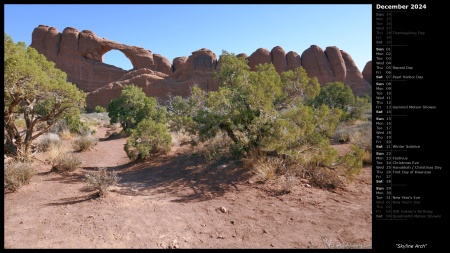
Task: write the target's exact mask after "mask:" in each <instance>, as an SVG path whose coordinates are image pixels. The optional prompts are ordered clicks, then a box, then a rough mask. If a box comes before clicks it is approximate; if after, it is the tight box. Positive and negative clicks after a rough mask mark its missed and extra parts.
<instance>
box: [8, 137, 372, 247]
mask: <svg viewBox="0 0 450 253" xmlns="http://www.w3.org/2000/svg"><path fill="white" fill-rule="evenodd" d="M105 133H106V129H105V128H99V129H98V137H100V138H101V139H100V141H99V143H98V144H97V145H96V146H95V148H94V149H92V150H91V151H88V152H82V153H78V154H77V155H79V156H80V157H81V158H82V160H83V164H82V168H81V169H79V170H77V171H76V172H73V173H68V174H59V173H55V172H52V173H49V171H50V165H48V164H44V163H36V171H37V172H38V173H37V175H35V176H34V177H33V178H32V180H31V183H30V184H28V185H25V186H23V187H22V188H20V189H19V191H18V192H16V193H10V194H5V196H4V198H5V200H4V202H5V203H4V205H5V207H4V223H5V224H4V241H5V248H35V249H38V248H58V249H62V248H78V249H84V248H371V247H372V215H371V211H372V199H371V196H372V194H371V192H372V176H371V175H372V169H371V167H365V168H363V171H362V173H361V175H360V176H358V178H357V180H356V181H355V182H354V183H353V184H351V185H349V186H346V187H344V188H342V189H337V190H335V191H329V190H322V189H317V188H313V187H308V186H309V185H307V184H305V183H303V182H300V181H298V182H296V184H295V186H294V187H293V189H292V192H291V193H289V194H277V191H274V190H273V189H276V187H277V185H278V184H277V182H275V181H272V182H269V183H266V184H261V183H257V180H255V179H254V178H253V177H254V175H253V174H251V173H249V172H248V171H247V170H244V169H242V168H240V167H239V166H235V165H233V164H228V166H227V167H226V168H223V169H218V168H216V167H214V168H204V166H202V164H203V162H204V161H202V158H201V157H198V156H192V155H189V152H187V151H188V150H189V147H188V146H182V147H176V148H174V149H173V150H172V152H171V153H170V154H168V155H166V156H162V157H158V158H157V159H154V160H152V161H147V162H145V163H130V162H129V160H128V158H127V157H126V154H125V152H124V150H123V145H124V143H125V140H126V139H125V138H123V137H115V138H114V137H113V138H109V139H105V138H104V136H105ZM39 155H41V154H39ZM40 158H41V159H45V157H40ZM97 167H107V168H108V170H115V171H117V172H118V175H119V177H121V180H120V181H119V185H118V186H117V187H114V188H113V189H112V191H111V193H110V196H109V197H107V198H95V197H94V193H95V191H93V190H92V189H89V188H87V187H86V183H85V182H84V181H83V180H84V173H85V172H86V171H89V170H93V169H96V168H97ZM221 207H224V208H225V209H226V210H224V209H223V210H222V211H221V210H220V208H221ZM223 211H225V212H223Z"/></svg>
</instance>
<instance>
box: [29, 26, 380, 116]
mask: <svg viewBox="0 0 450 253" xmlns="http://www.w3.org/2000/svg"><path fill="white" fill-rule="evenodd" d="M31 46H32V47H34V48H35V49H36V50H37V51H38V52H39V53H42V54H44V55H45V56H46V57H47V59H48V60H50V61H53V62H55V65H56V67H57V68H59V69H61V70H63V71H64V72H66V73H67V76H68V81H70V82H73V83H75V84H76V85H77V87H79V88H80V89H81V90H83V91H85V92H87V93H88V96H87V109H88V110H90V109H93V108H94V107H95V106H96V105H101V106H103V107H106V106H107V105H108V103H109V102H110V101H111V99H113V98H116V97H117V96H119V95H120V92H121V90H122V89H123V87H124V86H126V85H129V84H135V85H137V86H139V87H142V89H143V91H144V92H145V93H146V94H147V95H148V96H154V97H156V98H157V99H158V100H160V102H164V101H165V100H167V99H168V98H169V96H175V95H181V96H188V95H189V94H190V89H191V87H192V86H193V85H198V86H199V87H200V88H202V89H204V90H207V91H212V90H217V89H218V82H217V80H216V79H214V78H213V76H212V74H213V72H214V71H215V70H216V68H217V66H218V64H219V62H218V59H217V57H216V55H215V54H214V53H213V52H212V51H211V50H209V49H205V48H202V49H200V50H197V51H194V52H192V54H191V55H190V56H189V57H184V56H181V57H177V58H175V59H173V62H172V63H171V62H170V60H168V59H167V58H165V57H164V56H162V55H160V54H153V53H152V52H151V51H150V50H147V49H144V48H141V47H135V46H128V45H124V44H120V43H117V42H114V41H111V40H107V39H105V38H99V37H97V36H96V35H95V34H94V33H93V32H92V31H89V30H83V31H81V32H79V31H78V30H77V29H75V28H71V27H67V28H65V29H64V30H63V32H62V33H60V32H59V31H58V30H57V29H56V28H54V27H49V26H45V25H39V26H38V27H36V28H35V29H34V31H33V33H32V43H31ZM110 50H119V51H120V52H122V53H123V54H124V55H125V56H126V57H127V58H128V59H129V60H130V62H131V64H132V65H133V69H131V70H128V71H127V70H124V69H121V68H118V67H115V66H112V65H109V64H105V63H103V55H104V54H105V53H107V52H108V51H110ZM237 56H238V57H243V58H246V59H247V60H248V64H249V67H250V69H251V70H255V69H256V65H258V64H264V63H272V64H273V65H274V67H275V69H276V70H277V72H278V73H282V72H283V71H286V70H293V69H295V68H297V67H300V66H302V67H303V68H305V70H306V71H307V73H308V75H309V76H310V77H317V78H318V80H319V83H320V84H321V85H325V84H326V83H328V82H334V81H341V82H344V83H345V84H346V85H349V86H350V88H351V89H352V90H353V92H354V93H355V94H356V95H365V94H369V95H371V94H372V90H371V85H370V83H371V79H372V73H371V61H370V62H368V63H367V64H366V67H365V68H364V71H363V73H364V74H361V72H360V71H359V70H358V68H357V67H356V65H355V63H354V61H353V59H352V58H351V57H350V55H348V54H347V53H346V52H344V51H342V50H339V49H338V48H337V47H335V46H332V47H327V48H326V49H325V51H323V50H322V49H321V48H320V47H318V46H316V45H312V46H311V47H310V48H308V49H306V50H305V51H304V52H303V53H302V54H301V56H300V55H299V54H297V53H296V52H293V51H290V52H288V53H287V54H286V53H285V51H284V49H283V48H281V47H280V46H276V47H274V48H273V49H272V50H271V51H269V50H267V49H265V48H259V49H257V50H256V51H255V52H254V53H252V54H251V55H250V56H247V55H246V54H238V55H237ZM369 63H370V66H369Z"/></svg>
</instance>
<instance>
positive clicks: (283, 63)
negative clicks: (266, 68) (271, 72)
mask: <svg viewBox="0 0 450 253" xmlns="http://www.w3.org/2000/svg"><path fill="white" fill-rule="evenodd" d="M270 54H271V55H272V64H273V66H274V67H275V69H276V70H277V72H278V74H280V75H281V73H283V72H285V71H287V70H288V68H287V60H286V52H285V51H284V50H283V49H282V48H281V47H280V46H276V47H274V48H273V49H272V51H270Z"/></svg>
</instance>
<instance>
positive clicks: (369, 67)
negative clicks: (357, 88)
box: [362, 61, 372, 85]
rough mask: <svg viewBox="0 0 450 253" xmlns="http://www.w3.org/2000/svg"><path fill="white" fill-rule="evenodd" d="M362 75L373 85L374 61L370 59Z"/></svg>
mask: <svg viewBox="0 0 450 253" xmlns="http://www.w3.org/2000/svg"><path fill="white" fill-rule="evenodd" d="M362 75H363V77H364V80H366V81H367V82H368V83H370V85H372V61H368V62H367V63H366V65H365V66H364V69H363V71H362Z"/></svg>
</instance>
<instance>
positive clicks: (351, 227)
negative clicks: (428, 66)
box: [4, 37, 372, 248]
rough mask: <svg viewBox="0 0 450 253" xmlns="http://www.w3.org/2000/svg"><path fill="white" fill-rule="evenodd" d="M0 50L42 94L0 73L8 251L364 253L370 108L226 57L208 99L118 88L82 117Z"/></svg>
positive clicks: (40, 62) (202, 94) (79, 103)
mask: <svg viewBox="0 0 450 253" xmlns="http://www.w3.org/2000/svg"><path fill="white" fill-rule="evenodd" d="M5 44H6V45H5V52H6V51H7V49H8V50H10V51H8V52H11V54H13V53H14V52H22V54H23V55H21V54H19V55H13V56H14V57H19V58H20V57H22V56H23V59H22V60H23V63H22V65H20V64H19V67H20V66H22V67H24V66H27V64H34V65H33V66H35V67H36V69H38V70H39V71H37V70H36V69H33V70H36V71H37V73H38V74H36V75H38V76H40V75H43V76H46V78H44V81H46V82H47V81H48V82H49V83H51V84H49V86H46V85H45V84H44V83H45V82H41V81H39V82H36V83H35V85H37V86H36V87H35V88H34V89H33V92H35V93H32V92H31V89H29V88H30V87H28V86H27V85H28V83H27V82H24V83H21V80H22V79H20V78H19V79H18V78H17V77H16V76H15V75H12V74H11V75H7V74H8V73H11V71H17V69H15V68H17V65H14V64H9V65H8V64H7V65H6V66H5V72H6V74H5V79H6V81H5V84H6V85H5V86H6V87H5V97H6V98H5V101H6V103H5V108H6V109H5V112H7V113H6V115H5V134H6V136H5V140H4V143H5V172H4V175H5V179H4V189H5V199H6V200H5V207H6V208H5V228H6V230H5V235H6V237H5V245H8V247H9V248H33V247H36V248H79V247H80V245H81V246H82V247H83V248H84V247H86V248H109V247H113V248H130V247H136V248H216V247H217V248H242V247H243V248H269V247H270V248H274V247H275V248H292V247H293V248H324V247H330V245H331V244H332V243H331V242H330V240H339V241H341V242H344V243H347V244H349V245H364V247H366V248H370V247H371V200H370V198H371V168H370V165H371V151H372V148H371V142H372V140H371V135H372V133H371V118H370V115H369V113H368V111H370V109H369V108H370V102H369V100H368V99H367V98H364V97H355V96H354V95H353V93H352V91H351V90H350V89H349V88H348V87H347V86H344V85H343V84H342V83H339V82H333V83H329V84H327V85H325V86H323V87H321V86H320V85H319V83H318V81H317V79H316V78H309V77H308V76H307V74H306V71H305V70H304V69H303V68H302V67H299V68H297V69H295V70H290V71H286V72H284V73H283V74H281V75H279V74H278V73H277V72H276V70H275V68H274V66H273V65H271V64H264V65H259V66H258V67H257V70H256V71H250V69H249V66H248V64H247V62H246V59H245V58H238V57H236V56H235V55H234V54H230V53H228V52H226V51H224V52H223V54H222V55H221V67H220V69H219V71H217V73H215V78H218V79H219V80H220V88H219V89H218V90H216V91H209V92H206V91H204V90H201V89H200V88H199V87H198V86H193V87H192V90H191V95H190V96H187V97H181V96H172V97H170V99H169V100H168V101H166V103H160V102H158V101H157V100H156V99H154V98H151V97H147V96H146V95H145V93H144V92H143V90H142V88H140V87H138V86H135V85H133V84H130V85H128V86H126V87H124V88H123V89H122V93H121V95H120V96H119V97H118V98H117V99H113V100H112V101H111V103H110V104H109V106H108V108H107V109H106V108H103V107H97V108H95V110H94V112H91V113H84V112H83V110H84V102H85V101H84V99H85V94H84V93H83V92H81V91H79V90H78V89H77V88H76V86H74V85H73V84H70V83H66V81H65V80H66V79H65V75H64V73H61V72H59V71H58V70H56V69H54V66H53V64H51V63H49V62H46V61H44V59H42V58H41V56H39V55H37V54H36V52H34V51H33V50H31V49H30V50H29V51H26V50H25V48H24V46H23V45H21V44H20V43H19V44H14V43H13V42H12V40H11V39H10V38H9V37H5ZM25 52H27V53H25ZM5 55H6V56H7V57H10V58H11V59H12V58H14V57H13V56H11V55H9V54H6V53H5ZM50 73H52V76H53V75H55V76H56V79H55V80H56V81H55V80H53V79H52V80H53V81H51V80H50V79H48V78H49V74H50ZM17 83H20V85H17ZM21 85H22V86H24V87H22V86H21ZM39 85H40V86H39ZM33 87H34V86H33ZM24 88H25V89H24ZM55 90H57V91H58V92H55ZM7 91H8V92H7ZM22 97H28V98H29V99H23V100H22ZM326 98H333V99H326ZM33 99H34V100H35V101H34V102H31V101H32V100H33ZM6 104H8V105H9V106H8V107H7V106H6ZM35 104H36V105H35ZM61 104H64V106H61ZM34 105H35V106H34ZM16 107H17V108H16ZM11 108H12V109H11ZM63 108H64V109H63ZM24 122H25V123H24ZM93 191H95V192H94V193H93ZM98 197H101V198H98ZM125 217H126V218H125ZM18 224H19V225H23V226H22V227H23V228H22V229H20V228H18V227H17V226H19V225H18ZM149 228H151V229H149ZM286 234H289V235H291V236H288V237H286V236H285V235H286ZM67 235H70V236H67ZM324 236H326V238H332V239H327V241H326V245H324V242H325V241H324V240H322V239H323V238H324ZM18 237H20V239H17V238H18ZM68 237H69V238H71V239H70V240H67V238H68Z"/></svg>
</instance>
